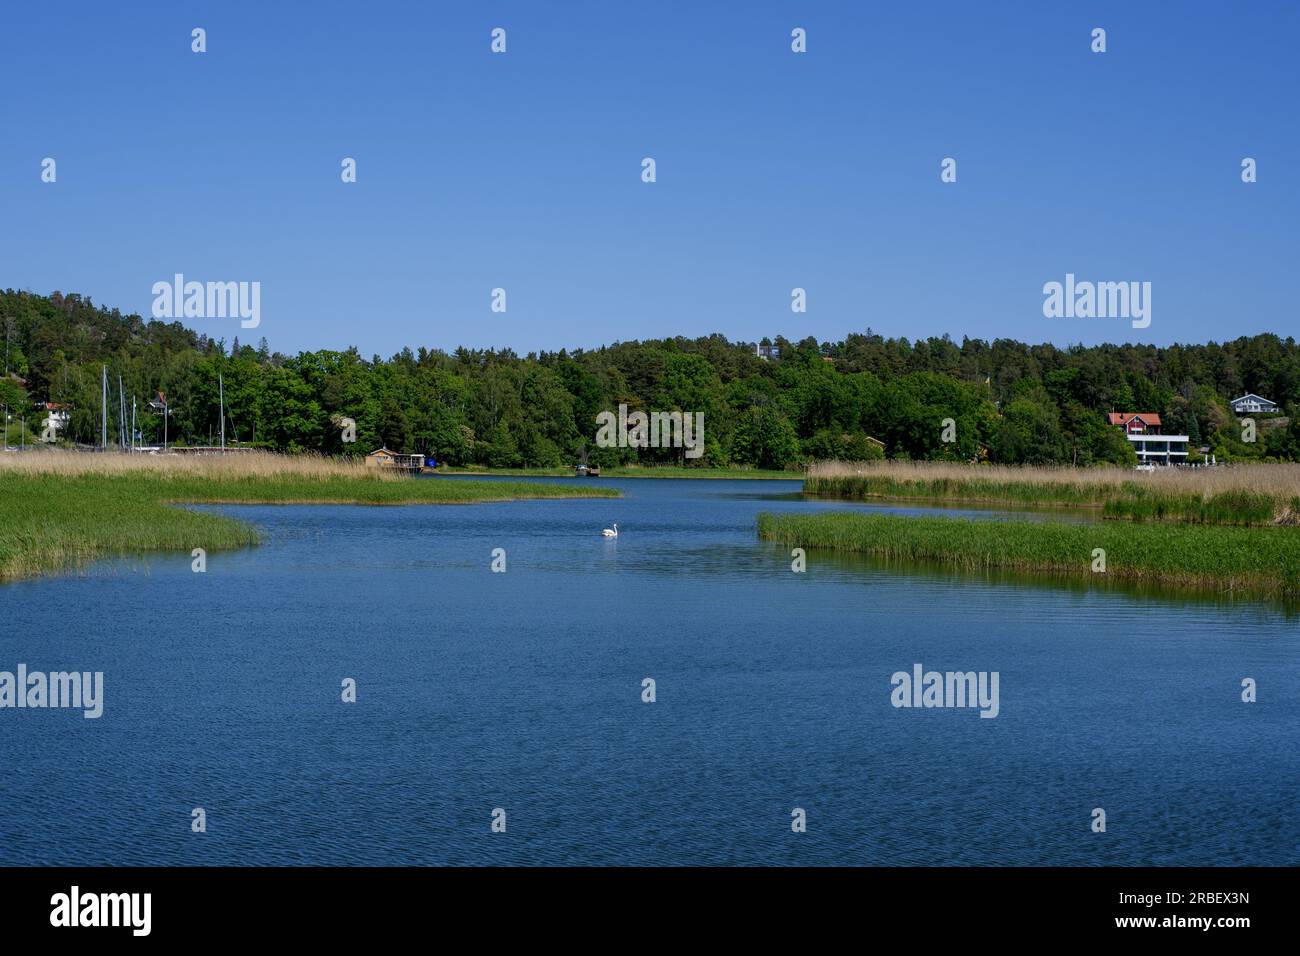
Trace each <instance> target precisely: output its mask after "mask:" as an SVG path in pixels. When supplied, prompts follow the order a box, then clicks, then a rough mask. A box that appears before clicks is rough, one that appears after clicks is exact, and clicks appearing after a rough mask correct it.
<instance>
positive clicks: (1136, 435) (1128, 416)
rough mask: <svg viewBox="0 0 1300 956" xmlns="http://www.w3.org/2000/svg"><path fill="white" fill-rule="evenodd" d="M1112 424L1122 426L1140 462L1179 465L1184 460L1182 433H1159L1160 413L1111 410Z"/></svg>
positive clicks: (1186, 438) (1185, 437)
mask: <svg viewBox="0 0 1300 956" xmlns="http://www.w3.org/2000/svg"><path fill="white" fill-rule="evenodd" d="M1109 421H1110V423H1111V424H1112V425H1115V426H1118V427H1119V428H1122V429H1124V434H1125V436H1126V437H1127V438H1128V440H1129V441H1130V442H1132V444H1133V450H1134V451H1135V452H1137V456H1138V464H1140V465H1155V464H1161V465H1181V464H1183V463H1184V462H1186V461H1187V442H1188V437H1187V436H1186V435H1162V434H1160V429H1161V422H1160V416H1159V415H1157V414H1156V413H1154V412H1111V413H1110V416H1109Z"/></svg>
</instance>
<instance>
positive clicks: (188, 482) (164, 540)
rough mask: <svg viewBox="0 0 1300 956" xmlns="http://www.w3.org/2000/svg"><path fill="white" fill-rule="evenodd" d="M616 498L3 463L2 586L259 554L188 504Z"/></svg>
mask: <svg viewBox="0 0 1300 956" xmlns="http://www.w3.org/2000/svg"><path fill="white" fill-rule="evenodd" d="M617 495H618V492H617V491H616V490H613V489H610V488H603V487H598V486H589V485H574V484H568V485H548V484H540V483H536V482H475V481H443V480H439V479H416V478H412V477H409V476H407V475H404V474H401V473H394V472H389V471H384V470H381V469H377V468H366V467H365V466H364V465H362V464H360V463H350V462H341V461H332V460H329V459H325V458H319V457H307V456H302V457H298V456H287V455H276V454H272V453H269V452H268V453H249V454H240V455H227V456H203V457H187V456H181V455H157V456H155V455H121V454H113V453H109V454H84V453H76V452H61V451H46V452H33V453H23V454H15V453H11V454H3V453H0V581H3V580H12V579H16V578H23V577H31V576H34V575H37V574H42V573H45V572H50V571H57V570H60V569H63V568H68V567H73V566H77V565H80V564H83V563H85V562H88V561H93V560H95V559H97V558H102V557H109V556H125V555H135V554H140V553H143V552H147V551H166V550H186V551H188V550H190V549H192V548H196V547H201V548H204V549H205V550H208V551H215V550H220V549H224V548H235V547H241V546H246V545H251V544H256V543H257V540H258V538H257V531H256V530H255V529H254V528H253V527H252V526H251V525H248V524H245V523H244V522H241V521H236V520H234V519H232V518H228V517H225V516H222V515H214V514H208V513H203V512H196V511H192V510H189V509H186V508H182V507H176V506H177V505H180V504H185V503H193V504H313V503H318V504H367V505H399V504H459V503H471V502H481V501H505V500H513V499H521V498H579V497H616V496H617Z"/></svg>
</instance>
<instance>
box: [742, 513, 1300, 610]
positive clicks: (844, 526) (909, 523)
mask: <svg viewBox="0 0 1300 956" xmlns="http://www.w3.org/2000/svg"><path fill="white" fill-rule="evenodd" d="M758 533H759V537H761V538H763V539H764V540H767V541H776V542H780V543H781V544H784V545H788V546H791V547H805V548H831V549H837V550H842V551H854V552H859V553H863V554H872V555H876V556H878V557H882V558H886V559H896V560H902V561H927V562H935V563H939V564H943V565H946V566H949V567H955V568H958V569H962V570H971V571H974V570H984V569H995V568H996V569H1005V570H1011V571H1035V572H1048V573H1054V574H1063V575H1070V576H1076V577H1084V578H1087V577H1089V576H1095V577H1096V579H1098V580H1100V579H1102V577H1103V575H1104V576H1105V577H1106V578H1116V579H1123V580H1127V581H1139V582H1149V583H1154V584H1164V585H1173V586H1177V587H1192V588H1208V589H1213V590H1216V591H1223V592H1238V593H1241V594H1248V595H1253V596H1260V597H1270V598H1281V599H1286V600H1294V599H1296V598H1300V531H1296V530H1293V529H1290V528H1241V527H1218V526H1213V525H1203V524H1197V525H1186V524H1132V523H1127V522H1126V523H1122V524H1121V523H1094V524H1067V523H1064V522H1048V521H977V520H965V519H961V518H924V517H907V516H898V515H887V514H885V515H880V514H864V513H862V512H856V511H855V512H834V511H831V512H826V511H824V512H819V513H817V514H812V515H802V514H779V515H777V514H761V515H759V518H758ZM1096 549H1101V550H1102V551H1104V552H1105V571H1104V572H1100V571H1095V570H1094V565H1095V562H1096V559H1097V554H1096Z"/></svg>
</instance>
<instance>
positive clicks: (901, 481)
mask: <svg viewBox="0 0 1300 956" xmlns="http://www.w3.org/2000/svg"><path fill="white" fill-rule="evenodd" d="M803 490H804V494H806V495H813V496H815V497H818V498H846V499H861V498H931V499H939V500H944V501H971V502H987V503H999V504H1024V505H1088V506H1096V507H1100V506H1101V505H1104V504H1105V503H1106V502H1107V501H1108V500H1109V499H1110V498H1112V497H1113V496H1114V495H1115V494H1116V488H1115V486H1114V485H1110V484H1102V483H1095V484H1094V483H1089V482H1086V481H1079V482H1050V483H1049V482H1034V481H1015V480H1010V481H1005V480H997V479H989V478H982V477H979V476H977V475H972V476H970V477H962V478H954V477H950V476H937V477H933V478H930V477H919V478H918V477H898V476H894V475H884V474H881V475H827V476H822V475H817V474H809V475H808V476H807V477H806V478H805V479H804V483H803Z"/></svg>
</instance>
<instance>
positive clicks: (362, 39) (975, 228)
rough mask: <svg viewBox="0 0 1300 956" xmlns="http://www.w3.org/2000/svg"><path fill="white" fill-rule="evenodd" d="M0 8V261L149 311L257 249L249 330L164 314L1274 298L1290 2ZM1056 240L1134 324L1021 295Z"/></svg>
mask: <svg viewBox="0 0 1300 956" xmlns="http://www.w3.org/2000/svg"><path fill="white" fill-rule="evenodd" d="M3 21H4V22H3V28H2V29H0V107H2V109H0V115H3V124H0V286H6V287H14V288H24V289H30V290H32V291H35V292H41V293H48V292H50V291H52V290H54V289H60V290H62V291H64V292H68V291H79V292H82V293H83V294H86V295H89V296H91V297H92V298H93V299H94V300H95V301H96V302H99V303H103V304H106V305H110V306H117V307H119V308H122V309H123V310H124V311H138V312H140V313H141V314H144V315H146V316H147V315H148V313H149V308H150V305H151V302H152V298H153V297H152V295H151V293H150V287H151V286H152V284H153V283H154V282H156V281H159V280H164V279H169V278H170V277H171V276H172V274H173V273H175V272H183V273H184V274H185V275H186V277H187V278H190V279H198V280H249V281H252V280H257V281H260V282H261V283H262V324H261V327H260V328H259V329H257V330H255V331H252V332H242V331H241V330H240V329H239V328H238V324H237V322H235V321H233V320H194V321H192V322H190V324H191V325H193V326H194V327H195V328H197V329H199V330H200V331H203V332H206V333H208V334H210V335H213V336H214V337H222V336H224V337H225V338H226V339H227V340H228V341H229V340H230V339H231V338H233V337H234V336H235V335H236V334H239V335H241V337H242V339H243V340H244V341H245V342H247V341H250V340H253V341H255V340H256V338H257V337H260V336H261V335H265V336H266V337H267V338H268V340H269V341H270V343H271V345H272V347H273V348H276V349H279V350H281V351H297V350H300V349H310V348H342V347H345V346H347V345H349V344H355V345H357V346H358V347H359V348H360V349H361V351H362V353H363V354H365V355H367V356H368V355H370V354H372V353H380V354H382V355H385V356H387V355H389V354H391V353H392V352H394V351H396V350H398V349H400V348H401V347H402V346H404V345H410V346H412V347H415V346H419V345H426V346H430V347H440V348H448V349H449V348H453V347H455V346H456V345H461V344H464V345H469V346H482V347H486V346H498V347H499V346H507V345H508V346H510V347H512V348H514V349H516V350H517V351H519V352H527V351H530V350H534V349H539V348H548V349H558V348H560V347H562V346H568V347H574V346H584V347H591V346H595V345H599V344H602V343H608V342H613V341H615V340H628V339H634V338H648V337H660V336H666V335H674V334H682V335H688V336H694V335H701V334H706V333H709V332H715V331H716V332H722V333H724V334H726V335H727V336H729V337H731V338H734V339H742V340H757V339H759V338H761V337H762V336H763V335H776V334H778V333H780V334H784V335H786V336H788V337H790V338H794V339H798V338H802V337H803V336H805V335H813V336H816V337H817V338H818V339H823V340H824V339H839V338H842V337H843V336H844V335H845V334H847V333H849V332H851V331H855V330H862V329H865V328H866V327H867V326H871V327H872V328H874V329H875V330H877V331H879V332H882V333H885V334H888V335H906V336H909V337H913V338H915V337H923V336H925V335H940V334H943V333H945V332H947V333H949V334H951V335H952V336H953V337H954V338H955V339H957V340H959V341H960V339H961V337H962V336H963V335H970V336H974V337H981V338H994V337H999V336H1005V337H1014V338H1018V339H1022V340H1029V341H1053V342H1057V343H1060V344H1068V343H1071V342H1080V341H1081V342H1084V343H1096V342H1102V341H1148V342H1155V343H1158V344H1168V343H1171V342H1175V341H1182V342H1191V341H1205V340H1207V339H1220V340H1221V339H1224V338H1233V337H1236V336H1237V335H1240V334H1251V333H1256V332H1261V331H1272V332H1277V333H1279V334H1281V335H1283V336H1286V335H1289V334H1294V333H1295V331H1296V328H1297V321H1296V319H1297V310H1296V302H1297V296H1296V286H1295V283H1296V281H1297V264H1298V263H1300V240H1298V239H1297V229H1298V227H1297V222H1298V221H1300V215H1298V214H1300V202H1297V189H1298V188H1300V184H1298V182H1297V173H1296V170H1295V168H1294V167H1293V164H1294V162H1295V161H1296V159H1297V157H1300V132H1298V130H1300V108H1298V104H1297V95H1296V94H1297V86H1298V85H1300V80H1298V79H1297V75H1298V72H1300V71H1297V69H1296V59H1297V50H1300V4H1295V3H1283V2H1280V0H1279V2H1268V3H1253V2H1243V3H1236V2H1234V3H1227V2H1224V3H1155V2H1143V3H1134V2H1122V3H1075V4H1071V3H1056V2H1052V3H1044V2H1017V3H988V4H984V3H897V4H880V3H870V4H868V3H858V2H854V3H848V2H846V3H824V2H816V3H793V2H792V3H746V4H744V5H741V4H738V3H729V4H724V3H708V2H703V3H666V2H654V3H648V4H631V3H613V2H589V3H549V2H539V0H530V2H525V3H468V2H467V3H457V4H447V3H432V2H421V3H403V4H395V3H386V2H366V3H318V4H311V5H306V4H301V5H300V4H273V3H266V2H261V3H250V2H211V3H183V2H179V3H178V2H173V0H168V2H152V3H151V2H141V3H131V4H127V5H122V6H121V7H117V6H115V5H110V4H105V3H100V2H95V3H77V4H64V3H49V4H17V3H14V4H9V5H7V6H6V9H5V12H4V16H3ZM195 26H202V27H204V28H205V29H206V30H207V33H208V52H207V53H205V54H202V55H198V54H194V53H191V52H190V30H191V29H192V28H193V27H195ZM496 26H501V27H504V28H505V29H506V30H507V31H508V34H507V35H508V52H507V53H506V54H505V55H493V54H491V53H490V52H489V31H490V30H491V29H492V28H493V27H496ZM796 26H801V27H804V28H806V29H807V31H808V46H809V52H808V53H807V54H804V55H796V54H794V53H792V52H791V51H790V39H789V35H790V30H791V29H792V28H793V27H796ZM1096 26H1101V27H1104V28H1105V29H1106V30H1107V43H1108V48H1109V49H1108V52H1106V53H1105V54H1100V55H1098V54H1093V53H1091V52H1090V50H1089V44H1090V36H1089V35H1090V31H1091V30H1092V28H1093V27H1096ZM46 156H50V157H54V158H55V159H56V160H57V162H58V182H57V183H55V184H53V185H50V184H43V183H41V181H40V163H41V160H42V159H43V158H44V157H46ZM344 156H352V157H355V158H356V160H357V163H358V179H359V182H357V183H356V184H354V185H345V184H343V183H342V182H340V179H339V172H340V166H339V163H340V160H341V159H342V158H343V157H344ZM644 156H652V157H654V158H655V160H656V161H657V164H658V182H657V183H655V184H653V185H646V184H643V183H642V182H641V180H640V162H641V159H642V157H644ZM945 156H952V157H954V158H956V159H957V162H958V181H957V183H956V184H954V185H945V184H942V183H940V181H939V163H940V160H941V159H942V158H943V157H945ZM1246 156H1251V157H1254V158H1255V159H1256V160H1257V161H1258V163H1259V182H1257V183H1255V184H1252V185H1245V184H1243V183H1242V182H1241V179H1240V162H1241V160H1242V158H1243V157H1246ZM1067 272H1074V273H1075V274H1076V275H1077V276H1078V277H1079V278H1080V279H1094V280H1107V281H1110V280H1114V281H1119V280H1146V281H1150V282H1151V283H1152V286H1153V291H1152V299H1153V301H1152V307H1153V308H1152V318H1153V321H1152V324H1151V326H1150V328H1148V329H1146V330H1134V329H1132V328H1131V327H1130V325H1129V323H1128V322H1127V321H1123V320H1116V319H1046V318H1044V317H1043V314H1042V302H1043V295H1042V286H1043V283H1044V282H1048V281H1051V280H1057V281H1060V280H1062V279H1063V278H1064V276H1065V273H1067ZM496 286H501V287H504V288H505V289H506V290H507V296H508V307H509V311H508V312H507V313H506V314H505V315H499V314H493V313H492V312H490V311H489V292H490V290H491V289H492V288H493V287H496ZM795 286H802V287H804V288H806V289H807V291H808V306H809V307H808V312H807V313H806V314H803V315H796V314H793V313H792V312H791V311H790V306H789V301H790V290H791V288H792V287H795Z"/></svg>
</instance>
